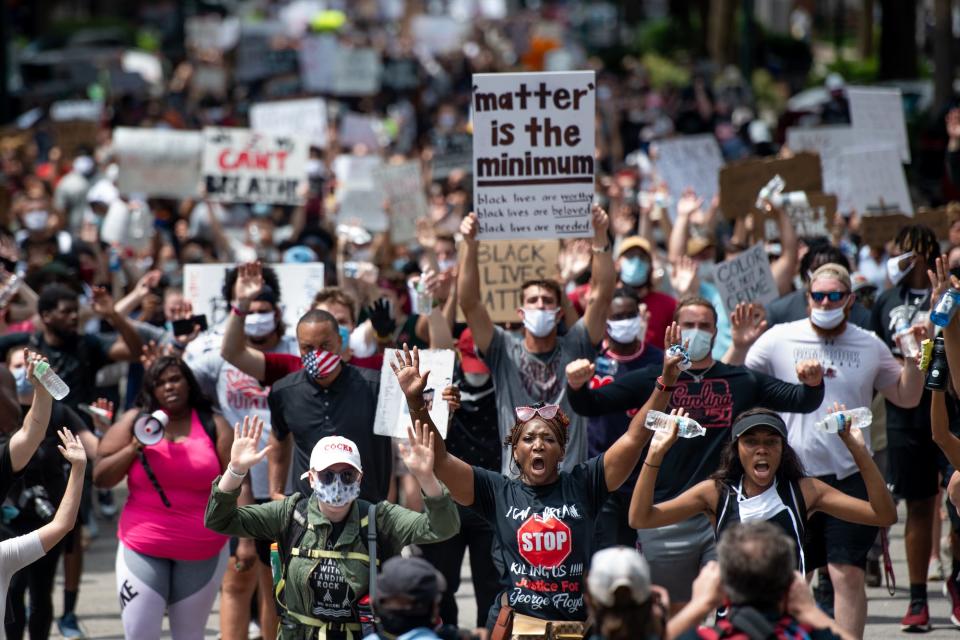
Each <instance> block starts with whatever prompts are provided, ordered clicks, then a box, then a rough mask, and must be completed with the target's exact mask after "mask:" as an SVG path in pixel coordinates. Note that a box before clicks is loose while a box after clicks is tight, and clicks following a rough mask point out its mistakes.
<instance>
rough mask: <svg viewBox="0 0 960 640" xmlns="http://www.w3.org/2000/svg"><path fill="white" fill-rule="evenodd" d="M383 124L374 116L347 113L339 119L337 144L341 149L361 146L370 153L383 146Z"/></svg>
mask: <svg viewBox="0 0 960 640" xmlns="http://www.w3.org/2000/svg"><path fill="white" fill-rule="evenodd" d="M383 137H384V136H383V124H382V123H381V122H380V120H379V119H377V118H376V117H375V116H368V115H364V114H361V113H351V112H347V113H345V114H343V117H342V118H341V119H340V131H339V140H338V143H339V144H340V146H341V147H347V148H349V147H352V146H353V145H355V144H362V145H364V146H365V147H366V148H367V149H369V150H371V151H376V150H378V149H380V147H382V146H383V143H384V140H383Z"/></svg>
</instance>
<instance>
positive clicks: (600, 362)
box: [593, 356, 620, 376]
mask: <svg viewBox="0 0 960 640" xmlns="http://www.w3.org/2000/svg"><path fill="white" fill-rule="evenodd" d="M593 364H594V366H595V367H596V372H597V375H599V376H615V375H617V371H618V370H619V369H620V365H619V363H618V362H617V361H616V360H614V359H613V358H608V357H606V356H600V357H599V358H597V359H596V360H595V361H594V363H593Z"/></svg>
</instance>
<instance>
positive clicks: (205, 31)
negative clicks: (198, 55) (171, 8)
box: [183, 14, 240, 51]
mask: <svg viewBox="0 0 960 640" xmlns="http://www.w3.org/2000/svg"><path fill="white" fill-rule="evenodd" d="M183 31H184V35H185V36H186V41H187V47H189V48H191V49H195V50H198V51H199V50H204V49H212V50H215V51H228V50H230V49H232V48H234V47H235V46H237V40H239V39H240V18H238V17H235V16H227V17H220V16H219V15H215V14H208V15H202V16H190V17H188V18H187V19H186V21H185V22H184V25H183Z"/></svg>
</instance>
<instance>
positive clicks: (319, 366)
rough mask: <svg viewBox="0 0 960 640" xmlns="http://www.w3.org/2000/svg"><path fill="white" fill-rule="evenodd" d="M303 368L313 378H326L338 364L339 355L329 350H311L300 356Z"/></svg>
mask: <svg viewBox="0 0 960 640" xmlns="http://www.w3.org/2000/svg"><path fill="white" fill-rule="evenodd" d="M302 360H303V368H304V369H306V370H307V373H308V374H310V376H311V377H312V378H313V379H315V380H316V379H318V378H326V377H327V376H328V375H330V374H331V373H333V370H334V369H336V368H337V365H338V364H340V356H339V355H338V354H336V353H330V352H329V351H323V350H317V351H311V352H310V353H307V354H306V355H304V356H303V357H302Z"/></svg>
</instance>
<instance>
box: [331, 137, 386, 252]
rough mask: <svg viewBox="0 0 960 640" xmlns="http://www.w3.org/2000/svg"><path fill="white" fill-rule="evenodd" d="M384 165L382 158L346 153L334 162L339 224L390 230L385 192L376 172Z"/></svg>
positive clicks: (371, 229)
mask: <svg viewBox="0 0 960 640" xmlns="http://www.w3.org/2000/svg"><path fill="white" fill-rule="evenodd" d="M381 164H382V161H381V160H380V157H379V156H354V155H347V154H344V155H340V156H337V157H336V158H335V159H334V161H333V173H334V175H335V176H336V177H337V193H336V196H337V207H338V212H337V221H338V222H340V223H342V224H357V225H359V226H361V227H363V228H365V229H366V230H367V231H372V232H375V233H377V232H381V231H386V230H387V226H388V224H389V223H388V220H387V214H386V211H384V209H383V200H384V193H383V191H382V189H381V186H380V185H378V184H377V181H376V179H375V172H376V170H377V169H379V168H380V165H381Z"/></svg>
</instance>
